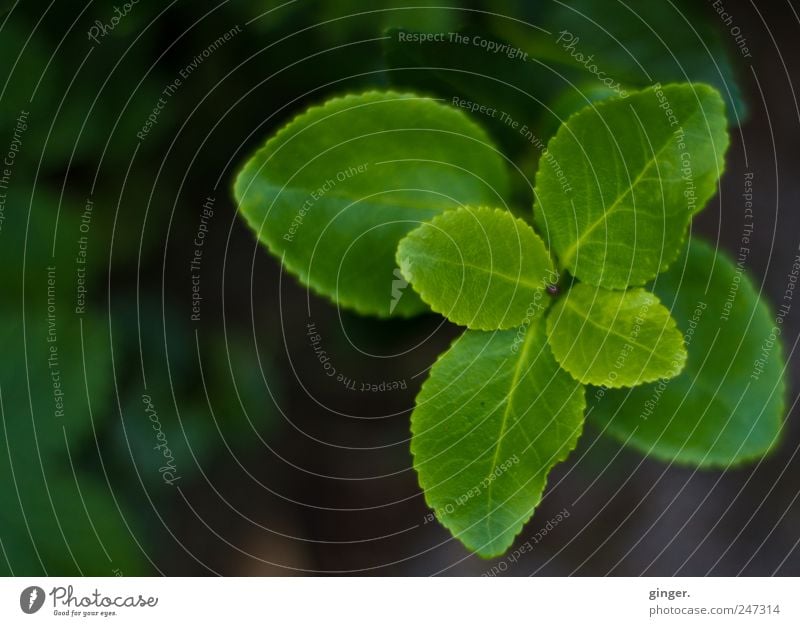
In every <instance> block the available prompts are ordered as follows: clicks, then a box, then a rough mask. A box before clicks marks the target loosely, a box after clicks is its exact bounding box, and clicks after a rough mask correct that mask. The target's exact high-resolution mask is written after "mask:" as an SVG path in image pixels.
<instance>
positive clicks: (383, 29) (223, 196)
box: [0, 0, 800, 575]
mask: <svg viewBox="0 0 800 626" xmlns="http://www.w3.org/2000/svg"><path fill="white" fill-rule="evenodd" d="M428 5H429V6H428ZM719 7H722V9H723V10H724V14H722V15H720V14H719V13H718V11H717V9H718V8H719ZM396 29H409V30H412V31H423V32H456V31H458V32H464V33H470V34H471V33H480V34H481V35H482V36H483V37H485V38H487V39H488V40H492V41H497V42H508V43H510V44H511V45H513V46H516V47H519V48H520V49H521V50H524V51H526V52H527V53H528V54H529V55H530V56H531V57H532V58H536V59H540V60H541V63H528V64H526V65H525V66H524V68H523V69H520V67H521V66H520V64H518V63H517V64H513V63H511V62H510V61H509V60H508V59H504V58H503V57H502V56H500V55H496V54H494V55H493V54H490V53H487V52H486V51H484V50H481V49H467V50H462V49H461V48H458V49H454V48H453V47H452V46H448V45H439V44H430V45H408V44H406V45H401V44H400V42H399V41H398V36H397V33H398V31H397V30H396ZM561 30H568V31H569V32H571V33H573V34H575V35H576V36H579V37H580V39H581V47H582V48H584V49H585V50H587V51H592V52H593V53H594V54H595V55H596V59H597V62H598V65H601V66H602V67H604V68H608V69H607V71H608V73H609V74H613V75H614V76H618V77H619V79H620V80H621V81H622V82H623V83H624V84H625V85H629V86H631V87H632V88H635V87H639V86H641V87H643V86H646V85H649V84H652V83H653V82H657V81H660V82H662V83H666V82H670V81H674V80H698V81H705V82H710V83H712V84H714V85H716V86H717V87H718V88H719V89H720V90H721V91H722V92H723V94H724V95H725V97H726V101H727V103H728V111H729V117H730V119H731V133H732V147H731V149H730V151H729V153H728V156H727V163H728V165H727V171H726V174H725V175H724V178H723V181H722V187H721V192H720V194H719V195H718V197H716V198H715V199H714V200H713V201H712V202H711V203H710V205H709V206H708V207H707V208H706V210H705V212H704V213H703V214H702V215H701V217H700V218H699V219H698V220H697V221H696V222H695V226H694V229H695V231H696V232H699V233H701V234H702V235H704V236H705V237H706V238H707V239H709V240H711V241H713V242H715V243H716V244H717V245H718V246H719V247H720V248H722V249H726V250H728V251H731V252H732V253H733V252H735V251H736V250H737V249H738V246H739V242H740V239H741V235H742V228H743V223H744V222H743V202H744V200H743V198H742V192H743V187H744V183H743V181H744V176H745V173H746V172H752V173H753V181H754V185H753V193H754V203H755V231H754V235H753V237H754V239H755V243H754V244H753V245H752V246H751V252H750V254H749V256H748V258H747V269H748V272H749V274H750V276H751V278H752V279H753V281H754V282H755V284H756V285H757V286H758V287H759V288H760V290H761V291H762V293H763V295H764V297H765V298H766V299H767V300H769V301H771V302H773V303H777V302H778V301H780V299H781V298H782V296H783V293H784V290H785V288H786V274H787V273H788V272H789V271H790V269H791V264H792V261H793V259H794V257H795V256H796V254H797V249H798V244H799V243H800V227H799V226H800V216H798V211H797V208H796V207H797V205H798V201H799V200H800V197H798V196H800V181H799V180H798V176H797V172H798V171H800V162H799V161H800V150H798V143H800V142H798V139H800V133H798V129H799V128H800V109H799V108H798V100H797V95H796V93H795V90H794V80H795V79H796V78H797V77H798V71H800V67H799V65H800V56H799V55H798V51H799V50H800V48H798V40H800V37H798V35H800V19H799V18H798V13H797V10H796V8H795V7H794V6H793V4H792V3H791V2H777V1H776V2H770V3H760V4H759V5H758V6H757V5H756V4H755V3H753V2H746V1H744V0H725V1H724V2H722V3H717V4H716V5H714V4H713V3H711V2H696V1H695V2H677V1H676V0H656V1H654V2H653V1H649V2H645V1H643V0H641V1H632V0H629V1H628V2H626V3H621V2H618V1H617V0H599V1H598V0H594V1H592V2H588V1H581V2H567V3H560V2H556V1H555V0H542V1H540V2H539V1H534V2H523V1H521V0H520V1H517V2H515V1H510V0H507V1H495V2H488V0H487V1H486V2H474V3H465V2H464V3H457V2H449V1H445V0H436V1H435V2H433V1H432V0H424V1H420V0H414V1H412V0H408V1H405V2H404V1H400V0H381V1H377V2H372V3H367V4H365V3H360V2H355V1H354V0H342V1H337V2H324V1H321V0H320V1H316V0H295V1H289V2H270V1H265V0H250V1H249V2H245V1H239V0H231V1H228V2H220V3H216V2H213V1H209V2H183V1H180V0H177V1H173V2H157V1H155V0H140V1H139V2H136V3H129V4H125V3H124V2H122V0H119V1H117V2H88V3H83V2H68V1H63V2H61V1H54V2H52V3H39V2H32V1H31V2H8V1H6V2H0V112H1V114H2V118H0V154H2V155H3V158H4V159H5V161H4V165H3V166H1V167H0V194H2V196H1V197H0V260H1V261H2V263H0V267H2V270H1V271H2V278H1V279H0V285H1V286H2V289H1V290H0V310H2V315H3V321H4V323H3V325H2V327H0V337H2V344H0V345H2V355H3V359H2V363H0V409H1V410H2V423H3V428H2V430H0V444H2V445H0V502H2V506H0V549H1V550H0V572H2V573H4V574H14V575H38V574H40V573H48V574H58V575H69V574H78V573H82V574H95V575H136V574H159V573H160V574H168V575H170V574H171V575H206V574H225V575H273V574H278V575H289V574H294V573H301V574H302V573H306V574H310V573H334V572H336V573H361V574H376V575H428V574H436V573H443V574H451V575H456V574H464V575H478V574H482V573H485V572H487V571H490V570H491V568H492V567H495V570H494V571H496V572H499V573H500V574H501V575H529V574H543V575H566V574H578V575H605V574H615V575H639V574H648V575H672V574H679V575H704V574H726V575H733V574H748V575H755V574H758V575H769V574H773V573H776V574H782V575H790V574H791V575H800V548H798V542H800V505H798V503H797V496H798V493H800V483H798V480H797V476H798V474H800V459H798V458H797V451H798V444H799V443H800V426H798V419H797V418H798V411H797V408H796V405H795V404H794V402H795V400H796V398H797V393H798V389H799V388H800V387H799V386H798V367H797V364H798V359H797V356H796V354H797V353H796V350H795V342H796V340H797V337H798V312H797V311H791V313H790V315H789V317H788V319H787V321H786V323H785V324H784V334H783V339H784V347H785V350H784V354H785V357H786V359H787V366H788V368H789V370H790V371H791V384H790V391H789V398H788V403H787V406H789V407H791V410H790V411H789V412H788V414H787V416H786V419H787V423H786V432H785V436H784V438H783V441H782V444H781V445H780V447H779V448H778V450H777V451H776V453H775V454H773V455H772V456H770V457H769V458H767V459H765V460H763V461H761V462H759V463H756V464H754V465H750V466H746V467H742V468H738V469H733V470H728V471H694V470H692V469H686V468H678V467H669V466H667V465H665V464H662V463H659V462H656V461H653V460H647V459H643V458H642V457H641V456H639V455H638V454H637V453H636V452H634V451H629V450H627V449H620V445H619V444H618V443H616V442H614V441H612V440H607V439H605V438H600V437H599V436H598V433H597V432H596V431H595V430H593V429H592V428H591V427H587V430H586V432H585V434H584V435H583V437H582V439H581V442H580V445H579V448H578V450H577V451H576V452H575V453H574V454H573V455H572V456H571V458H570V460H568V461H567V462H565V463H563V464H562V465H560V466H558V467H557V468H556V470H555V471H554V473H553V474H552V476H551V479H550V481H549V487H548V492H547V495H546V497H545V499H544V501H543V503H542V504H541V506H540V507H539V509H538V510H537V513H536V515H535V517H534V519H533V520H532V521H531V522H530V523H529V524H528V525H527V526H526V528H525V529H524V531H523V533H522V535H521V536H520V538H519V541H520V542H523V543H524V542H525V541H526V540H529V539H531V538H532V537H534V536H535V535H536V534H537V533H538V532H539V530H540V529H541V527H543V526H545V524H546V523H547V521H548V520H550V519H551V518H554V517H555V516H556V515H557V514H558V513H559V512H560V511H562V510H564V509H567V510H568V512H569V517H568V518H566V519H565V520H564V521H561V522H560V523H559V524H558V525H557V527H556V528H554V529H552V531H550V532H548V533H547V536H546V537H545V538H543V539H542V540H541V541H540V542H539V543H537V544H536V546H535V549H534V550H533V551H532V552H529V553H527V554H525V555H524V556H523V557H522V558H521V559H520V560H519V561H517V562H516V563H509V562H507V561H503V560H502V559H497V560H495V561H483V560H481V559H479V558H477V557H475V556H471V555H470V554H469V553H468V552H467V551H465V550H464V549H463V547H462V546H461V545H460V544H459V543H458V542H457V541H455V540H453V539H452V538H451V537H450V535H449V533H447V532H446V531H445V530H444V529H443V528H442V527H440V526H439V525H438V524H437V523H436V522H431V521H429V520H428V519H426V518H427V515H428V513H429V511H428V509H427V508H426V506H425V503H424V500H423V497H422V495H421V493H420V490H419V487H418V485H417V480H416V476H415V474H414V471H413V469H412V468H411V457H410V454H409V442H408V438H409V429H408V421H409V413H410V409H411V408H412V407H413V401H414V396H415V394H416V393H417V391H418V390H419V387H420V385H421V383H422V381H423V380H424V378H425V374H426V370H427V368H428V367H429V366H430V365H431V363H432V362H433V361H434V359H435V358H436V355H437V354H439V353H440V352H441V351H442V350H443V349H445V348H446V347H447V346H448V345H449V343H450V341H451V340H452V339H453V338H454V337H455V336H457V334H458V332H459V331H458V329H456V328H455V327H452V326H450V325H447V324H443V323H442V322H441V320H440V319H439V318H437V317H435V316H433V315H429V316H423V317H421V318H418V319H413V320H405V321H396V320H392V321H387V320H377V319H369V318H362V317H358V316H356V315H354V314H352V313H349V312H347V311H344V310H339V309H337V307H336V306H335V305H334V304H332V303H331V302H329V301H327V300H324V299H321V298H319V297H317V296H315V295H314V294H311V293H309V292H307V291H306V290H305V289H304V288H303V287H302V286H300V285H299V284H298V283H297V282H296V280H295V279H294V278H292V277H291V276H290V275H288V274H283V275H282V274H281V269H280V262H279V261H277V260H275V259H274V258H272V257H271V256H269V255H268V253H267V252H266V250H264V249H263V248H262V247H261V246H259V245H258V244H257V243H256V241H255V238H254V236H253V234H252V233H251V232H250V231H249V230H248V229H247V227H246V226H245V224H244V223H243V221H242V220H241V219H239V218H238V217H237V215H236V208H235V205H234V202H233V200H232V194H231V186H232V180H233V177H234V175H235V173H236V171H237V168H238V167H239V166H240V165H241V164H242V162H243V160H244V159H245V158H246V157H247V156H248V155H249V154H250V153H251V152H252V151H253V150H254V149H256V148H257V147H259V146H260V145H262V144H263V142H264V141H265V140H266V138H267V137H269V136H270V135H271V134H272V133H274V132H275V131H276V130H277V129H278V128H280V127H281V126H282V125H283V124H285V123H286V122H287V121H288V120H290V119H291V118H292V117H293V116H295V115H297V114H298V113H299V112H301V111H303V110H304V109H305V108H306V107H307V106H308V105H310V104H313V103H320V102H322V101H324V100H325V99H326V98H328V97H330V96H332V95H335V94H341V93H344V92H351V91H359V90H366V89H370V88H392V87H393V88H403V89H413V90H415V91H418V92H421V93H425V94H430V95H434V96H437V97H441V98H446V99H452V98H453V97H454V96H459V97H463V98H467V99H469V100H471V101H475V102H481V103H485V104H487V105H489V106H498V107H500V108H502V109H503V110H506V111H509V112H510V113H512V115H513V117H515V118H516V119H519V120H520V121H522V122H523V123H525V124H526V125H527V126H529V127H530V128H531V129H532V130H534V131H535V133H536V135H537V136H538V137H541V138H542V139H544V140H545V141H546V139H547V138H548V137H549V136H551V135H552V134H553V133H554V132H555V129H556V128H557V126H558V123H559V120H560V119H561V118H563V117H564V116H566V115H568V114H569V113H571V112H573V111H575V110H576V109H577V108H579V107H580V106H582V105H584V104H586V103H587V102H589V101H591V100H594V99H600V98H604V97H607V96H608V95H609V93H608V90H606V89H604V88H602V86H600V85H598V82H597V81H596V79H595V78H594V77H593V76H592V75H591V74H589V73H588V72H587V71H586V70H585V68H581V67H579V66H576V65H575V64H574V63H572V64H571V63H570V61H569V59H567V58H565V57H564V55H563V50H560V49H559V46H558V45H556V44H555V35H556V34H557V33H558V32H559V31H561ZM737 38H738V40H737ZM483 117H484V119H481V115H480V114H478V113H476V114H475V119H476V121H478V122H479V123H481V124H487V123H488V124H489V125H488V126H487V128H488V130H489V131H490V132H491V133H492V135H493V137H494V139H495V140H496V141H497V143H498V144H499V145H500V146H501V147H502V149H503V150H504V152H505V153H506V155H507V156H508V157H509V158H510V159H511V160H512V161H513V162H514V163H516V164H517V165H518V166H519V168H520V171H521V172H522V174H518V175H516V179H515V181H514V202H515V208H516V210H517V211H518V213H519V214H520V215H524V216H526V217H528V218H529V217H530V207H531V205H532V197H531V192H530V185H531V184H532V181H533V175H534V173H535V170H536V159H537V157H538V155H539V152H538V151H537V150H536V149H535V148H534V147H532V146H531V145H530V143H529V142H526V141H524V140H520V137H519V136H518V135H517V134H514V133H509V132H508V131H507V130H506V129H504V128H503V127H502V126H498V125H491V120H487V119H485V116H483ZM198 233H202V234H203V235H204V239H203V246H202V249H203V253H202V261H201V264H200V269H199V270H198V271H194V270H191V269H190V263H191V260H192V258H193V254H194V251H195V249H197V244H196V243H195V242H196V239H197V237H198ZM365 271H368V268H365ZM193 274H196V275H198V276H199V279H198V280H199V286H197V290H196V291H195V293H196V294H199V295H200V297H201V298H202V299H201V300H199V301H198V300H197V296H195V299H194V300H193V291H192V286H193V284H192V275H193ZM387 293H388V292H387ZM198 302H199V304H198ZM193 305H194V306H195V307H196V308H194V309H193ZM193 315H194V318H193ZM307 323H314V324H315V327H316V330H317V332H318V333H319V334H320V335H321V337H322V341H323V342H324V347H325V349H326V351H327V352H328V354H329V355H330V357H331V362H332V363H333V364H334V366H335V368H336V370H337V372H340V373H342V374H343V375H344V376H345V377H347V378H348V379H350V380H352V381H353V382H354V384H353V385H352V387H355V389H352V388H348V386H347V385H344V384H342V383H339V382H336V380H335V379H331V378H329V377H326V376H325V375H324V374H323V370H322V368H321V366H320V363H319V361H318V360H317V358H316V356H315V354H314V351H313V348H312V347H311V345H310V343H309V340H308V337H307V334H306V324H307ZM54 348H55V349H54ZM381 382H388V383H392V382H397V383H398V384H397V385H394V386H395V387H400V388H399V389H391V386H392V385H389V387H390V388H389V389H388V390H387V389H383V390H380V389H379V390H377V391H362V390H361V388H362V387H361V385H362V383H363V384H367V385H372V384H374V385H379V384H380V383H381ZM501 562H502V565H501Z"/></svg>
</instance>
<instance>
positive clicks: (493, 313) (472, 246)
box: [397, 208, 558, 330]
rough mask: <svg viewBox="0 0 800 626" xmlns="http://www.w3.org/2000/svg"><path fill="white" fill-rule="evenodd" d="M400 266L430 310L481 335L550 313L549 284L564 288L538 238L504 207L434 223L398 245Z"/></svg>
mask: <svg viewBox="0 0 800 626" xmlns="http://www.w3.org/2000/svg"><path fill="white" fill-rule="evenodd" d="M397 263H398V265H399V266H400V270H401V272H402V273H403V276H404V277H405V278H406V280H408V281H409V282H410V283H411V285H412V286H413V287H414V289H415V290H416V291H417V292H418V293H419V294H420V296H421V297H422V300H423V301H424V302H426V303H427V304H429V305H430V307H431V309H433V310H434V311H436V312H437V313H441V314H442V315H444V316H445V317H446V318H447V319H449V320H450V321H451V322H455V323H456V324H461V325H462V326H467V327H469V328H473V329H478V330H495V329H498V328H511V327H512V326H517V325H519V324H521V323H522V322H523V321H524V320H525V318H526V317H528V318H530V317H533V316H535V314H536V313H538V312H540V311H542V310H544V307H545V302H543V301H542V299H543V296H544V294H545V289H546V288H547V285H548V284H550V283H555V282H558V277H557V276H556V275H555V270H554V269H553V263H552V261H551V260H550V256H549V254H548V253H547V250H546V249H545V247H544V243H543V242H542V240H541V239H540V238H539V235H537V234H536V233H535V232H533V229H532V228H531V227H530V226H528V225H527V224H526V223H525V222H523V221H522V220H521V219H518V218H515V217H514V216H513V215H511V214H510V213H508V212H507V211H502V210H500V209H488V208H477V209H474V208H462V209H458V210H456V211H448V212H447V213H444V214H443V215H440V216H439V217H436V218H435V219H434V220H433V221H431V222H430V223H428V224H423V225H422V226H420V227H419V228H417V229H415V230H413V231H411V232H410V233H409V234H408V235H406V236H405V237H404V238H403V239H402V240H401V241H400V245H399V246H398V249H397Z"/></svg>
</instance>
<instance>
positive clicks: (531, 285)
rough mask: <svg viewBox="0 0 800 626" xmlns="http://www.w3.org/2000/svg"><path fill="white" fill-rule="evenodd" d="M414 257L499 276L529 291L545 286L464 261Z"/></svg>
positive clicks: (521, 275) (426, 255)
mask: <svg viewBox="0 0 800 626" xmlns="http://www.w3.org/2000/svg"><path fill="white" fill-rule="evenodd" d="M414 257H417V258H420V257H421V258H423V259H428V260H430V261H436V262H440V263H444V264H446V265H451V266H453V267H462V268H471V269H474V270H477V271H479V272H482V273H484V274H488V275H489V276H490V277H495V276H497V277H498V278H502V279H504V280H505V281H507V282H509V283H511V284H512V285H514V286H516V285H522V286H524V287H528V288H529V289H532V290H534V291H537V290H539V291H543V290H544V286H543V285H541V286H540V285H538V284H537V283H530V282H528V281H527V280H525V275H524V274H520V275H519V276H517V277H514V276H511V275H509V274H504V273H503V272H498V271H497V270H494V269H490V268H486V267H481V266H480V265H474V264H472V263H468V262H466V261H463V262H460V263H459V262H457V261H451V260H450V259H448V258H447V257H439V256H433V255H430V254H425V253H424V252H414Z"/></svg>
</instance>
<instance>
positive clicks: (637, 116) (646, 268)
mask: <svg viewBox="0 0 800 626" xmlns="http://www.w3.org/2000/svg"><path fill="white" fill-rule="evenodd" d="M662 106H666V107H667V108H666V109H665V108H662ZM670 111H671V113H670ZM727 146H728V133H727V131H726V129H725V116H724V105H723V103H722V100H721V98H720V97H719V94H718V93H717V92H716V90H714V89H713V88H711V87H708V86H706V85H688V84H684V85H668V86H666V87H663V88H662V89H660V90H659V89H658V88H657V87H653V88H650V89H646V90H644V91H641V92H637V93H634V94H632V95H630V96H629V97H627V98H617V99H614V100H606V101H603V102H600V103H598V104H596V105H594V106H592V107H587V108H585V109H583V110H581V111H580V112H578V113H576V114H575V115H573V116H572V117H571V118H569V120H567V122H565V123H564V124H563V125H562V126H561V128H560V129H559V131H558V133H557V134H556V136H555V137H554V138H553V139H552V140H551V141H550V143H549V145H548V154H547V156H545V157H544V158H543V159H542V160H541V161H540V166H539V172H538V173H537V175H536V190H535V195H536V200H537V204H536V209H535V219H536V224H537V226H538V227H539V230H540V232H542V233H543V234H544V235H545V240H546V241H548V243H549V246H550V249H551V250H553V251H554V252H555V253H556V254H557V255H558V258H559V262H560V263H561V266H562V267H564V268H566V269H568V270H569V271H570V272H571V273H572V274H573V275H574V276H576V277H577V278H579V279H581V280H582V281H584V282H588V283H591V284H593V285H597V286H600V287H606V288H609V289H619V288H624V287H627V286H628V285H642V284H644V283H646V282H647V281H648V280H652V279H653V278H655V276H656V275H657V274H658V272H659V271H661V270H663V269H665V268H666V267H667V266H668V265H669V264H670V263H671V262H672V261H673V260H674V259H675V257H677V255H678V254H679V253H680V249H681V242H682V240H683V238H684V236H685V233H686V228H687V225H688V224H689V221H690V220H691V218H692V216H693V215H694V213H696V212H697V211H699V210H701V209H702V208H703V207H704V206H705V204H706V202H707V201H708V200H709V199H710V198H711V196H712V195H713V194H714V192H715V191H716V188H717V185H716V183H717V180H718V178H719V176H720V174H721V172H722V169H723V166H724V161H723V157H724V154H725V150H726V149H727Z"/></svg>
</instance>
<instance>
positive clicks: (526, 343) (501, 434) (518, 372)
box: [484, 328, 536, 536]
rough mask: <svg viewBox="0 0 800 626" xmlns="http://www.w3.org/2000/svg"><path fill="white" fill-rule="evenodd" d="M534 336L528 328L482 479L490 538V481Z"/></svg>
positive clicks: (532, 331) (533, 332)
mask: <svg viewBox="0 0 800 626" xmlns="http://www.w3.org/2000/svg"><path fill="white" fill-rule="evenodd" d="M535 334H536V332H535V329H533V328H528V332H527V334H526V336H525V341H524V342H523V344H522V350H521V351H520V354H519V360H518V361H517V364H516V366H515V367H514V374H513V376H512V377H511V387H510V389H509V392H508V395H507V399H508V402H507V403H506V406H505V408H504V409H503V418H502V419H501V421H500V429H499V432H498V436H497V445H496V446H495V450H494V455H493V456H492V462H491V463H490V465H489V473H488V474H487V475H486V478H485V479H484V480H487V481H488V487H487V488H486V527H487V530H488V531H489V535H490V536H493V535H492V532H491V528H490V523H491V521H490V520H491V516H492V486H493V485H494V481H493V480H491V476H492V474H493V473H494V472H495V471H496V469H497V461H498V460H499V458H500V448H501V447H502V445H503V439H504V438H505V435H506V431H507V427H508V418H509V414H510V412H511V408H512V404H513V401H514V392H515V390H516V388H517V386H518V385H519V381H520V378H521V377H522V368H523V364H524V363H525V362H527V359H528V351H529V350H530V346H531V343H532V337H533V336H534V335H535Z"/></svg>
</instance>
